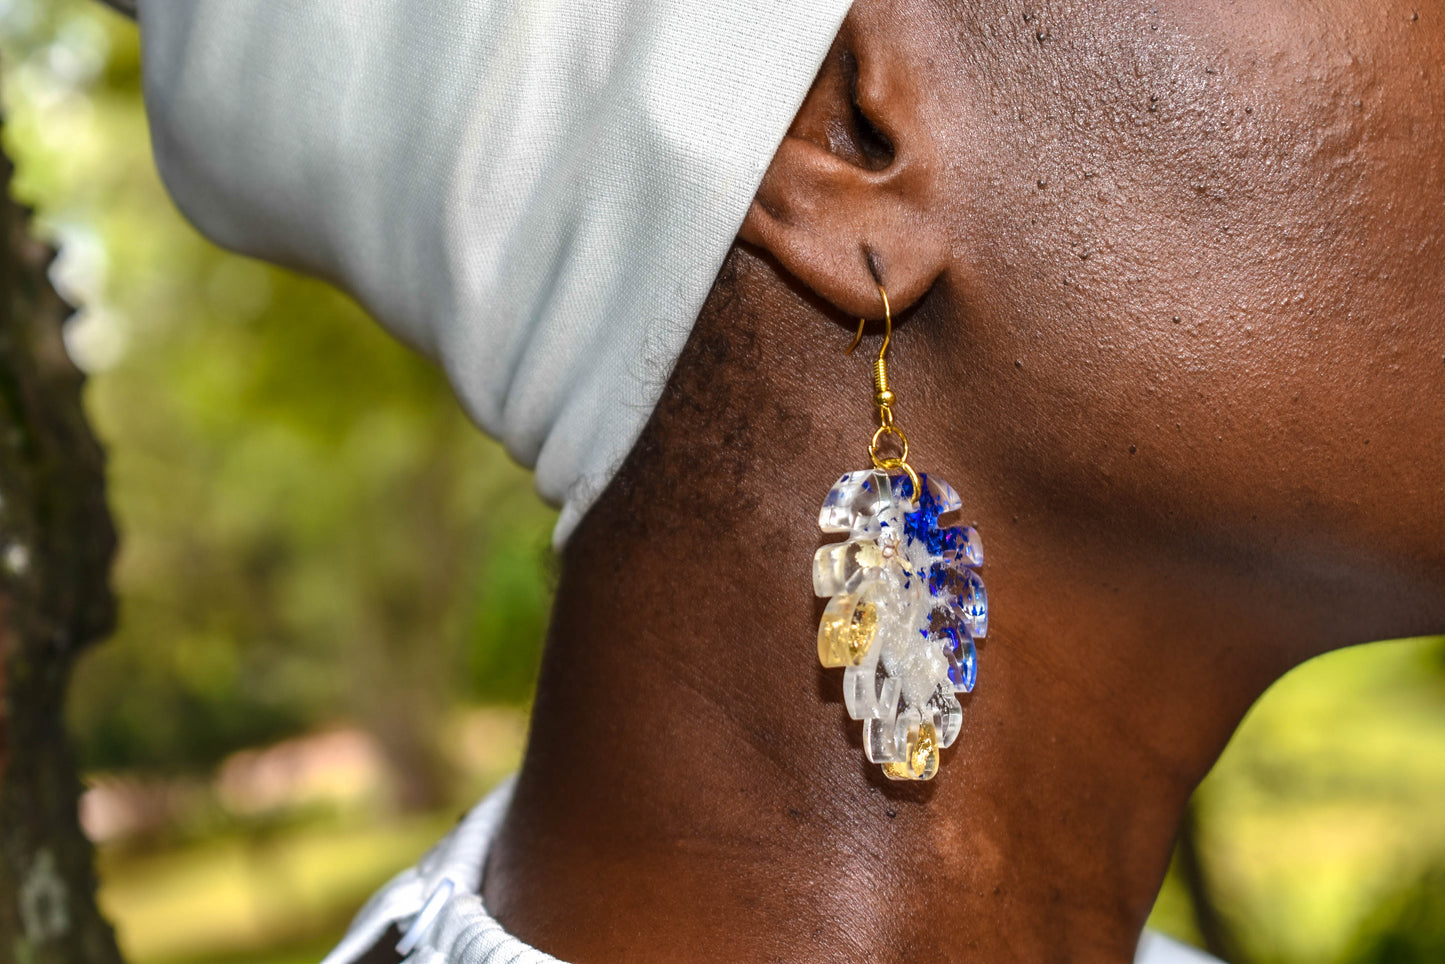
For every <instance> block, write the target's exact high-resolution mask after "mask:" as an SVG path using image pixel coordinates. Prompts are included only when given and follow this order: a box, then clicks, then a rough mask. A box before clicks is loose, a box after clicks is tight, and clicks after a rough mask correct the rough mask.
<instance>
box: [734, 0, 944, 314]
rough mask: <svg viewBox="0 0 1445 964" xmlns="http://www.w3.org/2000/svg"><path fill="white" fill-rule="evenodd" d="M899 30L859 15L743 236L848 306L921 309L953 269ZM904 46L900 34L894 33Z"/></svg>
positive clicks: (854, 309) (844, 33)
mask: <svg viewBox="0 0 1445 964" xmlns="http://www.w3.org/2000/svg"><path fill="white" fill-rule="evenodd" d="M893 34H894V32H892V31H889V30H887V29H867V28H865V26H864V25H863V24H861V23H860V22H859V20H858V14H857V10H856V9H855V12H854V13H853V14H850V15H849V16H848V18H847V20H845V21H844V23H843V28H842V30H840V31H839V34H838V39H837V40H836V41H834V44H833V48H832V50H831V51H829V53H828V57H827V60H825V61H824V64H823V67H822V69H821V70H820V71H819V73H818V77H817V79H816V80H815V81H814V82H813V87H812V89H811V90H810V91H809V93H808V96H807V99H806V100H805V101H804V102H803V106H802V109H801V110H800V111H799V112H798V116H797V119H796V120H794V122H793V126H792V128H791V129H790V130H789V131H788V135H787V136H786V137H785V138H784V139H783V143H782V146H781V147H779V148H778V152H777V154H776V155H775V156H774V157H773V162H772V164H771V166H770V167H769V168H768V172H767V174H766V175H765V176H764V177H763V182H762V185H761V187H759V188H758V193H757V196H756V197H755V198H754V199H753V204H752V207H751V208H750V209H749V210H748V214H747V217H746V218H745V219H744V221H743V226H742V230H741V232H739V237H740V238H741V239H742V240H743V241H745V242H748V243H749V244H754V245H757V246H758V247H760V248H763V249H765V250H766V251H768V253H770V254H771V255H772V256H773V257H774V258H776V259H777V261H778V263H779V264H781V265H782V266H783V268H784V269H785V270H786V271H787V272H788V273H789V274H792V275H793V276H794V277H796V278H797V279H798V280H799V281H801V282H802V283H803V284H804V285H806V286H807V287H808V288H810V289H812V290H813V291H814V292H816V293H817V294H818V295H819V296H821V297H822V298H823V299H825V300H826V301H828V302H829V303H831V304H832V305H834V306H835V307H837V308H838V309H839V310H840V311H842V312H844V313H846V314H849V315H855V316H864V317H871V318H880V317H882V314H883V310H882V309H883V306H882V303H881V300H880V299H879V297H878V288H877V285H878V284H882V285H883V286H884V287H885V288H886V289H887V291H888V297H889V299H890V301H892V303H893V305H894V309H895V310H902V309H904V308H907V307H908V306H910V305H912V304H913V303H914V302H915V301H917V300H918V298H920V297H921V296H922V295H923V293H924V292H925V291H927V290H928V288H929V287H930V286H931V285H932V284H933V282H934V280H935V279H937V277H938V276H939V274H941V273H942V271H943V269H944V266H945V264H946V263H947V242H946V237H947V235H946V233H945V232H944V231H943V230H942V225H941V224H940V223H939V222H938V220H937V218H938V212H937V211H936V210H935V205H934V203H933V198H934V192H935V189H936V186H937V185H936V172H937V171H938V170H940V168H941V165H940V164H939V163H938V158H937V155H936V153H935V152H936V145H935V144H934V142H933V140H932V138H931V137H930V136H929V127H928V124H927V123H926V121H925V117H924V114H923V111H924V110H925V106H924V105H925V100H924V99H923V98H921V97H920V96H919V92H918V91H917V90H915V89H914V86H913V84H912V83H911V82H910V71H909V70H908V65H907V62H906V61H907V56H906V53H905V52H904V51H903V50H902V49H901V48H899V47H895V46H890V44H889V42H888V41H889V39H890V37H891V36H893ZM895 42H896V38H895Z"/></svg>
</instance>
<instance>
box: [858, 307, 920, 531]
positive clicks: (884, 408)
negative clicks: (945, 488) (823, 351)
mask: <svg viewBox="0 0 1445 964" xmlns="http://www.w3.org/2000/svg"><path fill="white" fill-rule="evenodd" d="M878 294H879V295H881V296H882V297H883V325H884V328H883V344H882V345H881V346H880V347H879V348H878V358H877V359H875V360H874V362H873V404H875V405H877V406H878V431H876V432H874V433H873V441H872V442H870V443H869V445H868V455H869V457H870V458H872V460H873V465H874V467H875V468H879V469H883V470H885V471H891V470H894V469H901V470H902V471H903V472H904V473H905V474H906V475H907V476H908V478H909V479H910V480H911V481H912V482H913V499H914V501H915V502H916V501H917V500H918V498H919V493H920V491H921V487H920V485H919V480H918V473H917V472H915V471H913V467H912V466H911V465H909V464H908V436H906V435H904V434H903V430H902V429H900V428H898V427H897V426H896V425H894V424H893V401H894V398H895V396H894V394H893V389H891V388H889V387H888V344H889V342H891V341H892V340H893V307H892V306H891V305H890V304H889V303H888V292H887V291H884V290H883V286H882V285H878ZM867 324H868V319H867V318H859V319H858V333H857V334H856V335H854V336H853V344H851V345H849V346H848V351H847V352H846V354H849V355H851V354H853V349H855V348H857V347H858V344H859V342H861V341H862V340H863V328H864V327H865V326H866V325H867ZM885 435H891V436H893V440H894V442H896V443H897V445H898V447H899V449H900V452H899V454H898V455H895V456H888V457H884V456H882V455H879V454H878V444H879V443H880V442H882V441H883V437H884V436H885Z"/></svg>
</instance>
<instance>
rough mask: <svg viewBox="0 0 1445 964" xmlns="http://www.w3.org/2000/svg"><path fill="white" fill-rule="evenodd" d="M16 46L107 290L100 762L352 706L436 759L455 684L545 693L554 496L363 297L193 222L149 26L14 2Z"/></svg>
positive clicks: (229, 737)
mask: <svg viewBox="0 0 1445 964" xmlns="http://www.w3.org/2000/svg"><path fill="white" fill-rule="evenodd" d="M0 44H3V47H0V49H3V53H4V56H5V58H6V60H5V71H4V77H5V89H6V102H7V114H8V118H7V129H6V146H7V148H8V149H9V150H10V151H11V153H12V155H13V156H14V157H15V158H16V159H17V164H18V168H19V177H18V180H17V185H16V191H17V193H18V194H19V195H20V196H21V198H22V200H24V201H26V202H27V203H30V204H33V205H34V206H35V207H36V208H37V209H38V212H39V215H40V224H41V229H42V231H43V232H44V233H47V234H49V235H51V236H52V237H53V238H54V239H55V240H57V241H58V242H59V243H60V244H61V246H62V257H61V261H60V264H59V266H58V268H57V275H58V277H57V279H56V280H57V282H58V285H59V286H60V287H61V289H62V291H64V292H66V293H67V294H68V295H69V296H70V297H71V299H72V301H74V302H76V303H78V304H81V305H83V306H84V307H83V310H82V312H81V314H80V315H79V316H78V317H77V318H76V319H74V321H73V322H72V324H71V331H70V333H69V337H68V344H69V347H70V349H71V351H72V353H73V355H74V356H75V357H76V358H77V360H78V361H79V363H80V364H81V365H82V367H83V368H85V369H87V370H88V371H89V372H90V373H91V374H92V378H91V381H90V384H89V388H88V396H87V402H88V405H89V408H90V411H91V415H92V418H93V419H94V421H95V424H96V428H97V430H98V432H99V433H100V435H101V437H102V438H103V439H104V440H105V441H106V442H107V444H108V447H109V451H110V487H111V498H112V503H113V508H114V511H115V514H116V516H117V518H118V521H119V523H120V526H121V528H122V536H123V548H122V554H121V558H120V561H119V564H118V568H117V572H116V582H117V588H118V591H119V595H120V598H121V600H122V613H121V629H120V632H119V636H118V638H117V639H115V640H114V641H113V642H111V643H109V644H108V645H106V646H104V647H102V648H100V649H99V650H98V651H97V652H96V653H95V655H94V656H93V657H92V658H90V659H89V660H88V661H87V662H86V663H85V664H84V665H83V666H82V668H81V671H80V673H79V676H78V679H77V680H76V688H75V695H74V698H73V700H72V703H71V705H72V707H73V711H74V712H73V720H72V722H73V726H74V730H75V733H76V735H77V737H78V739H79V742H80V747H81V753H82V758H83V760H84V762H85V764H86V765H87V766H89V767H91V768H107V769H109V768H121V767H126V768H135V767H142V768H152V769H158V770H170V771H174V770H177V769H193V770H204V769H207V768H209V767H211V766H212V765H214V764H215V763H216V762H217V761H218V760H220V759H221V758H222V757H223V756H224V755H225V754H227V753H228V752H230V751H232V750H234V749H236V748H239V747H243V746H249V745H252V744H255V743H258V742H262V741H267V740H272V739H275V738H277V737H280V736H283V735H286V734H290V733H294V732H297V731H300V730H302V729H305V728H307V727H310V726H312V725H314V724H316V723H318V722H320V721H322V720H325V719H330V718H336V717H355V718H359V719H361V720H362V721H363V722H364V723H365V725H367V726H368V728H370V729H371V730H372V731H373V732H374V733H376V735H377V736H378V737H379V738H380V739H381V741H382V743H383V745H384V746H386V747H387V749H388V750H389V751H391V752H392V754H393V755H394V757H395V760H396V762H397V764H398V766H399V767H402V768H407V767H413V768H414V767H416V766H417V765H418V764H420V765H421V767H422V769H423V770H425V769H426V768H427V767H428V766H429V765H430V764H429V762H428V758H429V757H430V756H431V755H432V754H431V752H430V750H429V748H428V746H427V743H428V734H429V733H430V732H431V731H432V730H434V729H435V728H436V727H435V723H436V722H437V720H438V719H439V714H440V713H442V712H445V710H446V709H447V708H448V707H449V706H450V705H452V704H453V703H455V701H457V700H458V699H486V700H492V701H503V702H519V701H523V700H526V699H527V698H528V696H529V693H530V690H531V686H532V682H533V679H534V674H535V668H536V662H537V658H538V649H539V642H540V639H541V634H542V629H543V626H544V624H545V619H546V612H547V608H548V605H549V595H550V592H549V588H548V586H547V584H546V581H545V576H544V563H545V560H546V552H547V544H548V542H547V540H548V532H549V529H550V525H551V522H552V514H551V512H550V511H549V510H547V509H546V508H544V507H543V506H541V505H540V503H539V502H538V500H537V499H536V497H535V496H534V495H533V492H532V488H531V482H530V478H529V476H528V475H527V474H526V473H525V472H523V471H521V470H520V469H518V468H517V467H516V466H515V465H513V464H512V463H511V462H510V461H509V460H508V459H507V458H506V456H505V455H504V454H503V453H502V452H500V451H499V449H498V448H497V447H496V446H495V445H494V444H492V443H491V442H489V441H487V440H485V439H484V438H482V437H481V436H480V434H479V433H478V432H477V431H476V430H475V429H474V428H473V427H472V426H471V425H470V424H469V423H468V422H467V421H466V420H465V419H464V417H463V416H462V415H461V414H460V410H459V408H458V406H457V405H456V404H455V402H454V401H453V400H452V398H451V395H450V392H449V390H448V388H447V387H446V385H445V383H444V381H443V380H442V378H441V377H440V376H439V374H438V372H437V371H436V370H435V369H434V368H433V367H432V366H431V365H430V364H428V363H427V362H425V361H424V360H422V359H421V358H420V357H418V356H415V355H413V354H412V353H410V352H408V351H407V350H405V349H403V348H401V347H400V346H399V345H397V344H396V343H394V342H393V341H392V340H391V339H390V338H389V337H387V336H386V335H385V334H383V333H382V332H381V330H380V329H379V328H378V327H377V326H376V325H374V324H373V323H372V322H370V321H369V320H368V319H367V318H366V317H365V316H364V315H363V314H362V313H361V311H360V310H359V309H358V308H357V307H356V306H355V305H353V304H351V303H350V302H348V301H347V300H346V299H344V298H343V297H341V296H340V295H338V294H337V293H335V292H334V291H333V290H331V289H329V288H327V287H325V286H323V285H321V284H319V283H316V282H312V281H308V280H303V279H300V278H298V277H295V276H293V275H290V274H288V273H286V272H283V271H279V270H275V269H271V268H268V267H266V266H263V265H261V264H259V263H257V262H254V261H249V260H246V259H242V258H239V257H236V256H234V255H230V254H227V253H225V252H222V251H219V250H217V249H216V248H215V247H213V246H211V245H210V244H208V243H207V242H205V241H204V240H202V239H201V238H200V237H198V236H197V234H196V233H195V232H194V231H193V230H192V229H190V228H189V226H187V225H186V224H185V223H184V222H182V220H181V219H180V218H179V216H178V215H177V214H176V212H175V211H174V209H173V208H172V207H171V205H170V203H169V200H168V199H167V197H166V195H165V193H164V190H163V188H162V186H161V185H160V183H159V181H158V179H157V176H156V173H155V170H154V167H153V164H152V161H151V158H150V152H149V142H148V139H147V134H146V127H145V118H144V112H143V109H142V106H141V101H140V73H139V65H140V59H139V50H138V42H137V34H136V30H135V27H134V25H133V24H131V23H129V22H127V21H125V20H123V19H122V18H120V17H118V16H116V15H114V14H112V13H110V12H108V11H105V10H103V9H101V8H99V7H98V6H97V5H96V4H94V3H91V2H82V0H11V2H9V3H8V4H5V5H4V6H3V11H0ZM413 775H414V776H415V777H416V778H417V779H421V780H426V779H429V778H431V777H429V776H428V774H427V773H425V772H420V773H416V774H413Z"/></svg>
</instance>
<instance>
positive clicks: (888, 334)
mask: <svg viewBox="0 0 1445 964" xmlns="http://www.w3.org/2000/svg"><path fill="white" fill-rule="evenodd" d="M877 287H878V293H879V294H880V295H882V296H883V324H884V326H885V327H884V329H883V347H882V348H880V349H878V357H879V358H882V357H883V356H884V355H886V354H888V343H889V342H890V341H892V340H893V309H892V308H891V307H889V304H888V292H886V291H884V290H883V286H882V285H878V286H877ZM867 324H868V319H867V318H859V319H858V334H856V335H854V336H853V344H851V345H849V346H848V350H847V351H845V352H844V353H843V354H845V355H851V354H853V349H855V348H857V347H858V343H859V342H861V341H862V340H863V327H864V326H865V325H867Z"/></svg>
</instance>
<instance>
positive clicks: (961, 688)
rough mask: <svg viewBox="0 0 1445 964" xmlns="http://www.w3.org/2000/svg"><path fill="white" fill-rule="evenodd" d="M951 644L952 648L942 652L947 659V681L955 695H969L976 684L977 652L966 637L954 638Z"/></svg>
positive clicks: (970, 640) (946, 648)
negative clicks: (951, 685)
mask: <svg viewBox="0 0 1445 964" xmlns="http://www.w3.org/2000/svg"><path fill="white" fill-rule="evenodd" d="M952 642H953V645H952V647H945V648H944V650H943V655H944V656H946V657H948V681H949V682H950V683H952V684H953V691H954V692H955V693H971V692H973V684H974V683H976V682H978V650H977V648H976V647H975V646H974V645H973V640H972V639H971V638H969V637H968V636H967V635H963V636H962V637H958V636H955V637H954V638H953V640H952Z"/></svg>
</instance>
